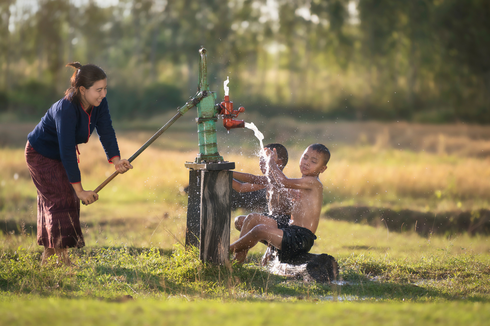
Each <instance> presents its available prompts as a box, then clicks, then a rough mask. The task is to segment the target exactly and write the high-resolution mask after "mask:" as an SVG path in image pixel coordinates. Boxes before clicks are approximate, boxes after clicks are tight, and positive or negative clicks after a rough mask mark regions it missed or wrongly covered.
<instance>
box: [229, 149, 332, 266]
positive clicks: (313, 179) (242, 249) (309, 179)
mask: <svg viewBox="0 0 490 326" xmlns="http://www.w3.org/2000/svg"><path fill="white" fill-rule="evenodd" d="M266 154H267V155H268V156H270V157H271V159H269V160H268V162H267V164H268V166H269V174H270V177H271V180H272V181H273V182H275V183H276V184H277V185H278V186H279V187H281V186H282V187H285V188H288V189H296V190H297V192H298V193H299V199H298V200H297V201H296V202H295V205H294V207H293V209H292V214H291V221H290V223H289V224H286V225H284V224H282V223H278V222H276V221H275V220H274V219H271V218H270V217H267V216H265V215H262V214H254V215H252V216H249V217H247V218H246V219H245V221H244V222H243V226H242V228H241V232H240V238H239V239H238V240H237V241H235V242H234V243H232V244H231V246H230V251H231V252H232V253H234V255H235V257H234V259H235V260H237V261H238V262H239V263H243V262H244V261H245V258H246V256H247V253H248V250H249V249H250V248H252V247H253V246H255V245H256V244H257V243H258V242H259V241H266V242H267V243H269V244H271V245H273V246H274V247H275V248H277V249H278V252H279V260H280V261H282V260H286V259H290V258H292V257H294V256H296V255H298V254H301V253H306V252H308V251H309V250H310V249H311V247H312V246H313V243H314V241H315V239H316V236H315V232H316V230H317V227H318V223H319V221H320V211H321V207H322V202H323V185H322V183H321V182H320V180H319V178H318V176H319V175H320V173H323V172H324V171H325V170H326V169H327V163H328V161H329V160H330V151H329V150H328V148H327V147H325V146H324V145H322V144H313V145H310V146H308V148H306V150H305V151H304V153H303V155H302V156H301V159H300V166H299V167H300V171H301V174H302V176H301V178H299V179H290V178H287V177H286V176H285V175H284V173H282V171H281V170H280V169H279V167H278V166H277V164H276V156H277V153H276V151H271V150H270V149H266Z"/></svg>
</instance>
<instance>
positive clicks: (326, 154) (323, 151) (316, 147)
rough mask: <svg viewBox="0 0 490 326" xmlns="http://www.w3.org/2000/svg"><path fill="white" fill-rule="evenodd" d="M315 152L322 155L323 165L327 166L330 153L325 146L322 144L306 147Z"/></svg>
mask: <svg viewBox="0 0 490 326" xmlns="http://www.w3.org/2000/svg"><path fill="white" fill-rule="evenodd" d="M308 147H310V148H311V149H312V150H314V151H315V152H318V153H320V154H322V155H323V160H324V164H325V165H327V163H328V161H330V151H329V150H328V148H327V146H325V145H323V144H313V145H310V146H308Z"/></svg>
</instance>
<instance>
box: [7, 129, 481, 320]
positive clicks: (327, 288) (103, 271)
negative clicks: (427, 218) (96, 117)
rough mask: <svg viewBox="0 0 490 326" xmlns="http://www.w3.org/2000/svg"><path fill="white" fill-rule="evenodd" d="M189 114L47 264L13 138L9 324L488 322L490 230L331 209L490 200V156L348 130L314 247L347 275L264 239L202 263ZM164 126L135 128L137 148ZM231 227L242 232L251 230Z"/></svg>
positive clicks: (456, 205)
mask: <svg viewBox="0 0 490 326" xmlns="http://www.w3.org/2000/svg"><path fill="white" fill-rule="evenodd" d="M138 123H140V122H138ZM141 124H143V122H141ZM126 127H127V128H130V127H131V126H130V125H128V126H126ZM179 128H180V127H177V131H176V132H175V133H174V134H170V135H167V136H166V137H163V138H161V139H160V140H159V141H157V142H156V143H155V145H154V146H152V147H150V148H149V149H148V150H147V151H145V152H144V153H143V154H142V155H141V157H139V158H138V159H137V160H136V161H135V162H134V166H135V169H134V170H132V171H130V172H129V173H127V174H125V175H123V176H118V177H117V178H116V179H115V180H114V181H112V182H111V183H110V184H109V185H108V186H107V187H106V188H104V189H103V190H102V191H101V192H100V199H99V201H98V202H97V203H95V204H93V205H90V206H83V207H82V212H81V224H82V230H83V234H84V237H85V242H86V247H84V248H82V249H77V250H72V251H71V259H72V261H73V262H74V263H75V264H76V265H77V267H76V268H67V267H57V266H56V264H55V261H54V260H55V259H53V261H52V262H51V264H49V265H48V266H45V267H41V266H40V255H41V250H42V248H41V247H39V246H38V245H37V244H36V238H35V233H36V206H35V205H36V203H35V200H36V190H35V188H34V186H33V184H32V181H31V180H30V177H29V174H28V172H27V169H26V166H25V162H24V158H23V149H22V146H21V145H15V146H10V147H4V148H0V230H1V231H0V325H4V324H5V325H16V324H22V325H30V324H36V325H39V324H41V325H43V324H46V325H47V324H49V325H56V324H62V323H63V324H66V323H70V324H74V325H78V324H85V325H87V324H88V325H126V324H127V325H140V324H141V325H153V324H155V325H176V324H178V325H180V324H211V323H213V324H216V323H219V324H220V325H221V324H224V325H226V324H233V325H241V324H245V323H246V324H247V325H248V324H258V325H262V324H271V323H272V324H279V323H280V324H286V325H290V324H295V325H296V324H305V323H321V324H325V323H328V324H331V325H346V324H355V323H362V324H365V325H380V324H394V325H396V324H403V325H412V324H417V325H434V324H445V325H461V324H468V325H484V324H486V323H487V321H488V319H489V317H490V316H489V314H490V313H489V311H490V277H489V275H490V237H489V236H488V235H485V234H476V235H474V236H472V235H470V234H467V233H466V232H464V231H460V232H448V233H446V234H444V233H440V234H437V233H428V234H423V235H421V234H418V233H416V232H415V231H414V228H403V227H399V228H397V229H388V228H387V224H385V223H383V222H381V223H378V224H377V225H368V223H367V222H366V220H365V219H363V218H358V217H357V216H354V218H358V222H357V223H352V222H347V221H339V220H335V219H334V218H332V217H331V216H329V215H328V212H329V211H331V210H332V209H336V208H349V207H357V206H360V205H365V206H368V207H370V208H371V209H372V210H376V209H379V210H381V209H390V210H392V211H395V212H401V214H404V213H403V212H404V210H408V211H410V212H421V213H427V212H430V213H433V214H437V213H441V212H444V211H453V212H458V211H468V212H476V211H477V210H479V209H488V203H489V201H490V197H489V193H490V191H489V188H488V187H489V185H488V182H487V180H488V178H487V176H488V174H489V169H488V166H489V165H488V159H486V158H477V157H473V156H464V155H447V154H434V153H432V154H431V153H425V152H424V153H417V152H416V151H413V150H404V151H400V150H397V149H394V148H390V147H379V146H367V145H366V144H336V143H334V144H333V145H334V146H333V149H334V151H333V153H334V156H333V157H334V158H335V159H334V160H332V162H331V164H330V165H329V169H328V170H327V172H326V173H325V174H324V175H322V176H321V180H322V182H323V183H324V185H325V192H324V199H325V200H324V208H323V212H324V213H325V214H324V215H323V216H322V219H321V221H320V226H319V229H318V231H317V236H318V240H317V241H316V242H315V246H314V247H313V249H312V252H313V253H329V254H331V255H333V256H334V257H335V258H336V259H337V261H338V262H339V265H340V281H339V282H338V283H333V284H320V283H315V282H304V281H303V280H302V279H295V278H291V277H285V276H280V275H274V274H272V273H270V272H269V270H267V269H265V268H263V267H260V266H259V264H258V262H259V261H260V258H261V255H262V253H263V252H264V250H265V247H264V246H263V245H258V246H257V247H255V248H253V249H252V250H251V252H250V255H249V257H248V259H247V261H246V263H245V264H244V265H243V266H238V265H228V266H213V265H211V264H206V263H202V262H201V261H200V260H199V259H198V253H197V251H195V250H187V251H186V250H184V249H183V241H184V238H185V223H186V195H185V194H184V193H183V192H182V189H183V187H185V186H186V185H187V182H188V174H187V170H186V169H185V167H184V163H185V162H186V161H192V160H193V159H194V157H195V155H196V152H195V151H194V149H193V148H194V147H196V146H197V145H196V144H194V143H193V140H192V139H191V138H190V137H189V136H188V135H187V133H188V131H187V129H185V128H180V129H179ZM307 128H308V126H299V131H298V133H299V134H301V135H302V136H301V137H302V139H303V140H302V141H301V140H299V141H298V143H297V144H293V143H288V149H289V151H290V163H289V165H288V167H287V170H286V173H287V174H288V175H292V176H295V175H296V173H297V159H298V158H299V155H300V153H301V152H302V149H303V146H304V145H305V144H303V143H304V142H307V141H308V142H309V141H310V140H312V139H313V136H312V135H307V134H305V130H306V129H307ZM12 130H15V128H12ZM277 132H278V131H276V133H277ZM151 134H152V133H151V132H140V131H126V132H124V133H123V135H126V136H121V137H119V142H120V146H121V148H122V150H123V156H129V155H131V154H132V153H133V152H134V151H135V150H136V149H138V148H139V146H141V144H142V143H143V142H144V141H146V140H147V139H148V138H149V136H151ZM193 136H195V135H193ZM223 136H224V135H220V137H223ZM172 137H175V139H176V141H174V142H172V141H170V140H171V139H172ZM225 137H226V138H220V152H221V154H222V155H223V154H224V155H225V156H226V159H228V160H230V161H234V162H236V165H237V170H238V171H240V170H244V171H250V172H253V173H259V170H258V164H257V157H256V156H255V154H254V148H255V146H256V145H257V144H256V141H254V139H251V140H250V139H248V140H247V139H245V140H242V141H241V143H238V138H237V137H242V138H243V135H241V136H240V135H239V134H238V133H230V135H226V136H225ZM14 138H15V137H14ZM18 138H20V137H18ZM482 146H483V145H482ZM81 152H82V155H81V157H80V158H81V169H82V175H83V184H84V187H85V188H86V189H93V188H95V187H96V186H97V185H99V184H100V183H101V182H102V181H103V180H104V179H105V178H106V177H107V176H108V175H110V174H111V173H112V169H113V167H112V166H110V165H108V164H104V161H105V158H104V156H103V151H102V149H101V148H100V144H98V142H97V141H96V140H95V141H94V140H91V141H90V142H89V144H87V145H84V146H81ZM169 158H171V159H169ZM368 181H369V182H368ZM346 211H348V210H346ZM242 213H245V212H242V211H236V212H232V216H236V215H239V214H242ZM469 216H471V218H474V217H475V216H476V215H474V214H473V215H471V214H470V215H469ZM230 232H231V239H232V240H234V239H236V238H237V237H238V232H237V231H236V230H234V229H231V230H230Z"/></svg>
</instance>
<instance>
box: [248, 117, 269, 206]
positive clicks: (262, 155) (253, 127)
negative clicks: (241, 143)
mask: <svg viewBox="0 0 490 326" xmlns="http://www.w3.org/2000/svg"><path fill="white" fill-rule="evenodd" d="M245 128H247V129H250V130H253V132H254V135H255V137H257V139H258V140H259V143H260V151H259V157H260V158H261V159H263V160H264V161H266V162H267V160H269V159H270V157H267V156H266V155H265V151H264V143H263V140H264V134H262V133H261V132H260V131H259V129H258V128H257V126H256V125H255V124H254V123H253V122H251V123H248V122H245ZM265 176H266V177H267V179H268V180H269V183H270V182H271V179H270V175H269V164H266V172H265ZM268 192H269V205H268V210H269V214H272V210H271V200H272V188H269V190H268Z"/></svg>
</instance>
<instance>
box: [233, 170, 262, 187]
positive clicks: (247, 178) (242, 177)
mask: <svg viewBox="0 0 490 326" xmlns="http://www.w3.org/2000/svg"><path fill="white" fill-rule="evenodd" d="M233 179H237V180H238V181H241V182H246V183H252V184H256V185H267V184H268V183H269V180H268V179H267V177H266V176H265V175H261V176H258V175H253V174H250V173H242V172H235V171H233Z"/></svg>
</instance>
